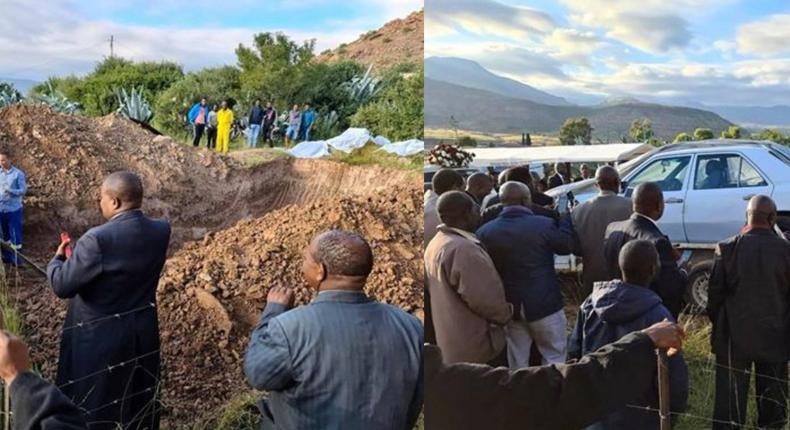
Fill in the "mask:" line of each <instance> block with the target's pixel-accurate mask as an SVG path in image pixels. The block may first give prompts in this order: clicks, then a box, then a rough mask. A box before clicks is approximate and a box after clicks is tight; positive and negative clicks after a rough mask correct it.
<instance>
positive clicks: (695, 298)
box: [686, 262, 713, 314]
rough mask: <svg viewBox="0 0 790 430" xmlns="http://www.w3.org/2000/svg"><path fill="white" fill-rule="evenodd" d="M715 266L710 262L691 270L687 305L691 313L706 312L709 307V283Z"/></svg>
mask: <svg viewBox="0 0 790 430" xmlns="http://www.w3.org/2000/svg"><path fill="white" fill-rule="evenodd" d="M712 268H713V264H712V263H710V262H705V263H700V264H698V265H696V266H694V268H693V269H691V273H690V274H689V281H688V291H687V292H686V303H687V304H688V306H689V308H690V309H689V312H690V313H692V314H699V313H703V312H705V307H706V306H708V281H709V280H710V271H711V269H712Z"/></svg>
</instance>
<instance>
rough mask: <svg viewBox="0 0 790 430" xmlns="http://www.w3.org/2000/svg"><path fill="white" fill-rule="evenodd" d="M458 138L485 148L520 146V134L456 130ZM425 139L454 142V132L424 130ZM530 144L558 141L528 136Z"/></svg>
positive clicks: (555, 143) (546, 143)
mask: <svg viewBox="0 0 790 430" xmlns="http://www.w3.org/2000/svg"><path fill="white" fill-rule="evenodd" d="M458 136H459V137H463V136H469V137H471V138H472V139H474V140H476V141H477V142H478V144H485V146H500V145H505V144H516V145H518V144H521V135H520V134H507V133H484V132H479V131H470V130H458ZM425 139H426V140H428V139H431V140H444V141H454V140H455V132H454V131H453V130H450V129H446V128H426V129H425ZM530 139H531V140H532V144H533V145H535V146H549V145H559V143H560V142H559V139H557V138H556V137H553V136H546V135H540V134H530Z"/></svg>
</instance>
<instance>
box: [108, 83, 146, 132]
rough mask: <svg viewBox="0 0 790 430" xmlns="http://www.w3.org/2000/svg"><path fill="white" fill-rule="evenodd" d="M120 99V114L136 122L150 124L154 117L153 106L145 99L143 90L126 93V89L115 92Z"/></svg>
mask: <svg viewBox="0 0 790 430" xmlns="http://www.w3.org/2000/svg"><path fill="white" fill-rule="evenodd" d="M115 96H116V97H117V98H118V105H119V108H118V113H120V114H121V115H123V116H125V117H127V118H129V119H133V120H135V121H138V122H141V123H144V124H149V123H150V122H151V119H152V118H153V117H154V112H153V111H152V110H151V105H150V104H149V103H148V101H146V100H145V98H144V97H143V89H142V88H140V89H136V88H132V90H131V91H129V92H126V90H125V89H123V88H122V89H121V90H120V91H116V92H115Z"/></svg>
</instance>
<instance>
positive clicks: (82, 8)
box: [0, 0, 422, 80]
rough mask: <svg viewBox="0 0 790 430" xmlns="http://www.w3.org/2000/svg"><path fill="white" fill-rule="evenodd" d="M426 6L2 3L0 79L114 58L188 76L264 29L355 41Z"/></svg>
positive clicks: (367, 2) (225, 1)
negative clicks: (161, 65) (166, 64)
mask: <svg viewBox="0 0 790 430" xmlns="http://www.w3.org/2000/svg"><path fill="white" fill-rule="evenodd" d="M421 8H422V0H396V1H387V0H346V1H330V0H296V1H293V0H291V1H286V0H268V1H267V0H264V1H260V0H258V1H252V0H232V1H229V0H136V1H132V0H115V1H112V0H100V1H97V0H93V1H84V0H83V1H79V0H48V1H47V2H45V3H42V2H35V1H30V0H0V11H2V13H0V77H6V78H17V79H33V80H43V79H46V78H47V77H48V76H52V75H63V74H68V73H76V74H84V73H87V72H89V71H90V70H91V69H92V68H93V66H94V65H95V64H96V62H97V61H100V60H101V58H102V57H103V56H105V55H107V54H108V53H109V37H110V35H113V36H114V37H115V40H116V44H115V49H116V54H117V55H120V56H123V57H127V58H132V59H135V60H156V61H158V60H163V59H166V60H172V61H176V62H179V63H181V64H183V65H184V67H185V68H186V69H187V70H195V69H199V68H202V67H206V66H214V65H221V64H233V63H235V55H234V53H233V51H234V49H235V47H236V46H238V44H239V43H243V44H248V45H249V44H250V43H251V41H252V36H253V34H255V33H258V32H264V31H282V32H285V33H286V34H288V35H289V36H291V38H292V39H294V40H297V41H300V42H301V41H303V40H307V39H313V38H314V39H316V51H317V52H321V51H322V50H324V49H329V48H334V47H336V46H337V45H339V44H340V43H344V42H351V41H353V40H355V39H356V38H357V37H358V36H359V35H360V34H362V33H365V32H367V31H368V30H373V29H376V28H379V27H380V26H382V25H383V24H385V23H386V22H387V21H390V20H392V19H395V18H401V17H405V16H406V15H408V14H409V13H410V12H413V11H416V10H419V9H421Z"/></svg>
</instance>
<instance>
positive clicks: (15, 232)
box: [0, 149, 27, 265]
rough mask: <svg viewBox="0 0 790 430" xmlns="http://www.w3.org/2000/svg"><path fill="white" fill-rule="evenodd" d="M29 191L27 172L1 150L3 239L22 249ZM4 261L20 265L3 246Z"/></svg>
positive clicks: (0, 198)
mask: <svg viewBox="0 0 790 430" xmlns="http://www.w3.org/2000/svg"><path fill="white" fill-rule="evenodd" d="M26 192H27V183H26V181H25V173H24V172H22V171H21V170H19V169H17V168H16V167H14V166H13V165H12V164H11V156H10V154H9V153H8V151H7V150H4V149H3V150H0V226H2V233H3V240H4V241H6V242H11V244H12V245H14V247H15V248H16V249H17V250H20V249H22V197H24V195H25V193H26ZM3 263H11V264H14V265H19V257H18V256H17V254H16V253H15V252H13V251H11V250H10V249H6V247H3Z"/></svg>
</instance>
